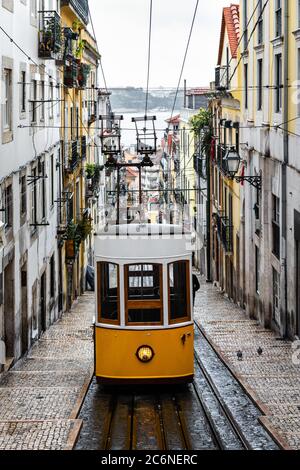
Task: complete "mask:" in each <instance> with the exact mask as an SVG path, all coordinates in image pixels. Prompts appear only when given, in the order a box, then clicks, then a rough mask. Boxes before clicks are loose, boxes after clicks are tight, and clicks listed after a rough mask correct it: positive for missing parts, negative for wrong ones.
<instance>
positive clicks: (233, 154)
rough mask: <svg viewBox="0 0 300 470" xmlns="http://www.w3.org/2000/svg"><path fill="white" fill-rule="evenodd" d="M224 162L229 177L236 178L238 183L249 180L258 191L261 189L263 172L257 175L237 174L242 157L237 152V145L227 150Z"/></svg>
mask: <svg viewBox="0 0 300 470" xmlns="http://www.w3.org/2000/svg"><path fill="white" fill-rule="evenodd" d="M223 163H224V169H225V173H226V175H227V176H228V177H229V178H231V179H234V180H236V182H237V183H242V182H243V181H247V182H248V183H249V184H251V186H254V187H255V188H256V189H257V190H258V191H261V187H262V176H261V174H260V175H255V176H236V175H237V173H238V171H239V168H240V164H241V157H240V156H239V154H238V153H237V151H236V149H235V147H231V148H229V149H228V150H227V152H226V153H225V156H224V158H223Z"/></svg>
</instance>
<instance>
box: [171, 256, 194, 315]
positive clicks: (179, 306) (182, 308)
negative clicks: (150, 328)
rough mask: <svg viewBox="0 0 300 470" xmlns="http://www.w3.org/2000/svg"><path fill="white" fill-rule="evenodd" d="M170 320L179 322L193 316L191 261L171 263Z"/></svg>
mask: <svg viewBox="0 0 300 470" xmlns="http://www.w3.org/2000/svg"><path fill="white" fill-rule="evenodd" d="M168 279H169V321H170V323H179V322H182V321H188V320H190V318H191V302H190V272H189V261H176V262H175V263H171V264H169V267H168Z"/></svg>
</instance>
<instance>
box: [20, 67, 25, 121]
mask: <svg viewBox="0 0 300 470" xmlns="http://www.w3.org/2000/svg"><path fill="white" fill-rule="evenodd" d="M25 112H26V72H24V71H23V72H21V113H25Z"/></svg>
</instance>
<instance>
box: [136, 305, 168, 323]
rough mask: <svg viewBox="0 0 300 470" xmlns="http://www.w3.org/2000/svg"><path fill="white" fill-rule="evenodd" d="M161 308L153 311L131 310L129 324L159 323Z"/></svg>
mask: <svg viewBox="0 0 300 470" xmlns="http://www.w3.org/2000/svg"><path fill="white" fill-rule="evenodd" d="M159 322H160V308H152V309H138V310H134V309H129V310H128V323H159Z"/></svg>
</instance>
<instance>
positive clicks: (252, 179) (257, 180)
mask: <svg viewBox="0 0 300 470" xmlns="http://www.w3.org/2000/svg"><path fill="white" fill-rule="evenodd" d="M233 179H235V180H236V182H237V183H242V182H243V181H247V183H249V184H251V186H254V188H256V189H257V190H258V191H261V188H262V177H261V175H260V176H234V177H233Z"/></svg>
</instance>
